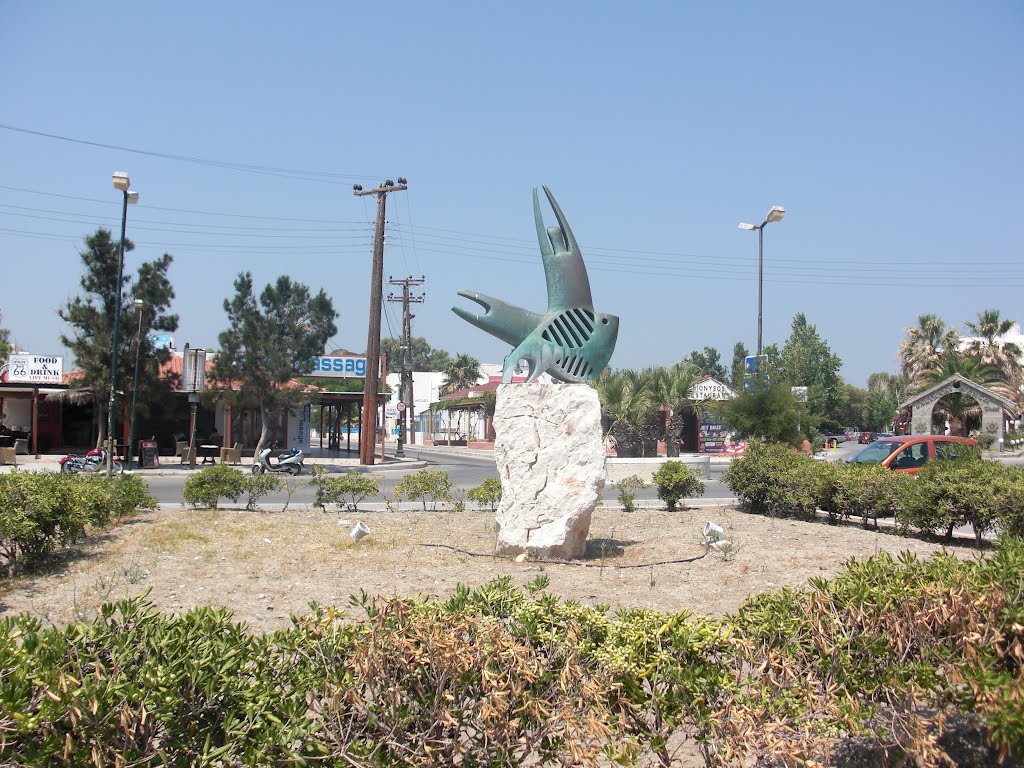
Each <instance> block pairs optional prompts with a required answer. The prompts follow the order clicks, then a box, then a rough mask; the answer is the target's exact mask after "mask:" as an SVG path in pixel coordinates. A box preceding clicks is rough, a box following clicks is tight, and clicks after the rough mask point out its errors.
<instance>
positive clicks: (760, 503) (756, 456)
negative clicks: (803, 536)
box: [722, 440, 814, 514]
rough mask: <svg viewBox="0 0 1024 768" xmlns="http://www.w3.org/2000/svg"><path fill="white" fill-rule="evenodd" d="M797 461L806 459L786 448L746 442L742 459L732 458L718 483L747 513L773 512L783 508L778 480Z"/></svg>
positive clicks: (783, 494)
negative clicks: (731, 494)
mask: <svg viewBox="0 0 1024 768" xmlns="http://www.w3.org/2000/svg"><path fill="white" fill-rule="evenodd" d="M801 458H804V459H805V460H806V457H801V455H800V454H798V453H797V452H796V451H794V450H793V449H792V448H790V447H789V446H786V445H781V444H778V443H763V442H760V441H756V440H754V441H751V442H750V443H748V445H747V450H746V452H745V453H744V454H743V456H742V457H740V458H737V459H733V461H732V463H731V464H730V465H729V468H728V469H727V470H726V471H725V474H723V475H722V482H723V483H725V484H726V486H728V487H729V489H730V490H731V491H732V492H733V493H735V494H736V498H737V499H739V501H740V504H741V505H742V506H743V507H745V508H746V509H747V510H748V511H750V512H758V513H762V514H764V513H768V512H773V513H774V512H775V511H777V510H778V509H780V507H782V506H785V493H784V491H783V490H782V489H780V486H779V478H780V477H781V476H782V475H783V474H784V473H786V471H787V470H788V469H789V468H791V467H794V466H796V465H797V464H798V462H799V460H800V459H801ZM810 461H812V462H813V461H814V460H813V459H810Z"/></svg>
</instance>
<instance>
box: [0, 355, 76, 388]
mask: <svg viewBox="0 0 1024 768" xmlns="http://www.w3.org/2000/svg"><path fill="white" fill-rule="evenodd" d="M63 375H64V358H63V357H59V356H57V357H54V356H53V355H25V354H13V355H8V357H7V375H6V377H4V378H5V380H6V381H7V382H9V383H11V384H60V383H61V377H62V376H63Z"/></svg>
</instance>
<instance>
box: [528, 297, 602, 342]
mask: <svg viewBox="0 0 1024 768" xmlns="http://www.w3.org/2000/svg"><path fill="white" fill-rule="evenodd" d="M593 335H594V316H593V314H592V313H590V312H588V311H587V310H585V309H580V308H578V307H575V308H573V309H569V310H566V311H565V312H562V313H560V314H558V315H556V316H555V317H553V318H551V320H550V322H548V325H547V327H546V328H545V329H544V331H543V332H542V333H541V337H543V339H544V340H545V341H550V342H551V343H552V344H555V345H556V346H559V347H564V348H567V349H579V348H581V347H583V346H585V345H586V343H587V342H588V341H590V337H591V336H593Z"/></svg>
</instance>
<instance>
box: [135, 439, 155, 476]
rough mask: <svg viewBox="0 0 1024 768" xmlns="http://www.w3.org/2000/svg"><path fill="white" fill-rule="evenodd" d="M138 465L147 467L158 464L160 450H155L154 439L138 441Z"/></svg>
mask: <svg viewBox="0 0 1024 768" xmlns="http://www.w3.org/2000/svg"><path fill="white" fill-rule="evenodd" d="M139 465H140V466H141V467H143V468H149V469H152V468H155V467H159V466H160V452H159V450H157V442H156V440H140V441H139Z"/></svg>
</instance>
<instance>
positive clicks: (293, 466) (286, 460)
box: [252, 448, 302, 475]
mask: <svg viewBox="0 0 1024 768" xmlns="http://www.w3.org/2000/svg"><path fill="white" fill-rule="evenodd" d="M272 450H273V448H264V449H263V450H262V451H260V455H259V456H257V457H256V460H255V461H254V462H253V465H252V473H253V474H254V475H262V474H264V473H266V472H287V473H288V474H289V475H298V474H300V473H301V472H302V451H300V450H299V449H298V448H292V449H291V450H290V451H285V452H284V453H281V454H278V456H277V461H274V459H272V458H271V457H270V452H271V451H272Z"/></svg>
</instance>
